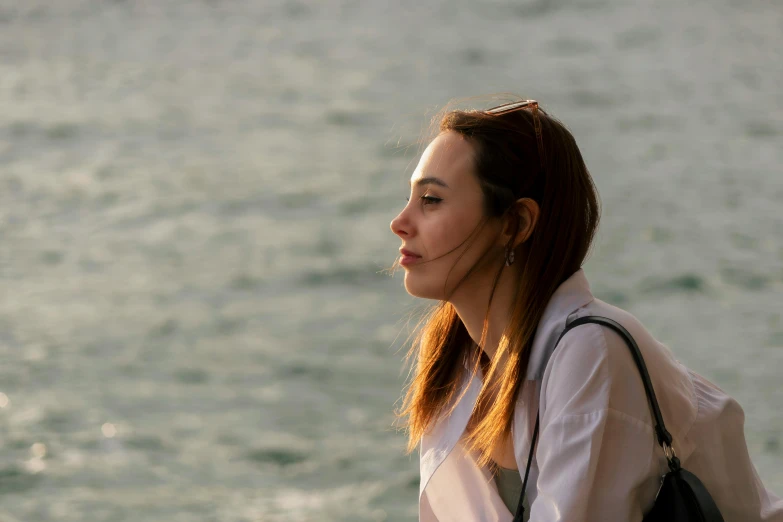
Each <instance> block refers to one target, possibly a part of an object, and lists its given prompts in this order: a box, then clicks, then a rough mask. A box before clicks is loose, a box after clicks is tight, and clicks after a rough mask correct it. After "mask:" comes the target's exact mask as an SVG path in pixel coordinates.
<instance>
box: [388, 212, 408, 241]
mask: <svg viewBox="0 0 783 522" xmlns="http://www.w3.org/2000/svg"><path fill="white" fill-rule="evenodd" d="M406 208H407V207H406ZM389 228H390V229H391V231H392V232H393V233H394V234H395V235H397V236H399V237H403V238H404V237H408V236H409V235H410V232H409V230H410V223H408V220H407V219H406V217H405V209H402V212H400V213H399V214H397V217H395V218H394V219H392V220H391V223H389Z"/></svg>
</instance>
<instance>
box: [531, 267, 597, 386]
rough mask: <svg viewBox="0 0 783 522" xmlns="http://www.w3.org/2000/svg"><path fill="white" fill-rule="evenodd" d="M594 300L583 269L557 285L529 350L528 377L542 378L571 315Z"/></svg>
mask: <svg viewBox="0 0 783 522" xmlns="http://www.w3.org/2000/svg"><path fill="white" fill-rule="evenodd" d="M592 300H593V294H592V292H591V291H590V284H589V283H588V282H587V277H585V273H584V269H582V268H580V269H579V270H577V271H576V272H574V273H573V274H571V276H570V277H569V278H568V279H566V280H565V281H563V282H562V283H561V284H560V286H558V287H557V290H555V293H554V294H552V297H551V298H550V299H549V302H548V303H547V305H546V308H544V314H543V315H542V316H541V320H540V321H539V323H538V328H536V334H535V336H534V338H533V345H532V347H531V349H530V361H529V362H528V365H527V373H526V374H525V379H527V380H540V379H541V378H542V376H543V375H544V369H545V368H546V364H547V362H548V361H549V357H550V356H551V355H552V351H553V350H554V349H555V343H556V342H557V338H558V336H559V335H560V333H561V332H562V331H563V329H564V328H565V327H566V321H567V320H568V317H569V316H570V315H571V314H572V313H573V312H574V311H575V310H577V309H578V308H581V307H583V306H584V305H586V304H587V303H589V302H590V301H592Z"/></svg>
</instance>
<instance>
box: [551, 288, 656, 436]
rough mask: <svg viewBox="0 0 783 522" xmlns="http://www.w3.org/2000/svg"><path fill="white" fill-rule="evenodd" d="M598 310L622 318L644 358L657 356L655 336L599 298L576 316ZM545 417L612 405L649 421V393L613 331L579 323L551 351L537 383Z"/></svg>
mask: <svg viewBox="0 0 783 522" xmlns="http://www.w3.org/2000/svg"><path fill="white" fill-rule="evenodd" d="M586 315H600V316H603V317H608V318H609V319H612V320H614V321H617V322H618V323H620V324H621V325H622V326H623V327H624V328H625V329H626V330H628V332H629V333H630V334H631V336H632V337H633V338H634V340H635V341H636V343H637V344H638V345H639V347H640V350H641V351H642V353H643V356H644V358H645V359H647V358H648V357H647V356H648V355H651V356H652V358H653V359H655V357H656V356H655V354H652V353H651V352H654V351H656V350H657V348H656V347H655V346H654V345H655V340H654V339H653V338H652V337H651V336H650V335H649V333H648V332H647V331H646V329H645V328H644V326H643V325H642V324H641V323H640V322H639V321H638V320H637V319H636V318H635V317H634V316H633V315H631V314H630V313H628V312H626V311H624V310H621V309H619V308H616V307H613V306H610V305H608V304H606V303H603V302H600V301H599V302H598V303H595V304H594V303H591V304H590V305H588V306H586V307H584V308H583V309H581V310H579V311H578V313H577V314H576V315H575V317H583V316H586ZM541 403H542V406H543V407H545V408H547V409H548V410H549V413H548V416H549V417H550V418H552V415H555V416H559V415H564V414H587V413H593V412H596V411H601V410H613V411H615V412H620V413H622V414H625V415H627V416H630V417H633V418H635V419H639V420H645V422H647V423H648V422H649V414H648V411H647V410H648V406H647V397H646V395H645V392H644V386H643V384H642V379H641V376H640V374H639V369H638V368H637V366H636V363H635V362H634V359H633V355H632V354H631V351H630V349H629V348H628V345H627V344H626V343H625V341H624V340H623V338H622V337H621V336H620V335H619V334H618V333H617V332H615V331H614V330H612V329H610V328H608V327H605V326H601V325H598V324H593V323H588V324H583V325H580V326H577V327H575V328H573V329H571V330H569V331H568V333H566V334H565V335H564V336H563V338H562V339H561V340H560V342H559V343H558V346H557V347H555V349H554V351H553V352H552V356H551V358H550V360H549V361H548V363H547V366H546V370H545V371H544V375H543V380H542V384H541Z"/></svg>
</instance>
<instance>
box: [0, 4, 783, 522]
mask: <svg viewBox="0 0 783 522" xmlns="http://www.w3.org/2000/svg"><path fill="white" fill-rule="evenodd" d="M781 85H783V4H781V3H780V2H777V1H772V2H770V1H768V0H764V1H760V0H744V1H739V0H693V1H689V2H680V1H673V0H661V1H657V2H649V1H641V0H533V1H528V2H525V1H522V2H514V1H509V0H492V1H487V0H484V1H476V0H449V1H447V0H432V1H426V2H422V1H409V0H402V1H399V2H383V1H377V0H372V1H365V2H359V1H352V0H345V1H342V0H324V1H320V2H315V1H313V2H299V1H293V0H258V1H250V0H233V1H232V0H225V1H205V0H188V1H184V0H162V1H152V0H147V1H144V0H139V1H133V0H125V1H119V0H118V1H95V0H90V1H88V0H57V1H43V0H16V1H15V0H0V357H1V358H0V522H16V521H25V522H28V521H30V522H35V521H55V520H56V521H156V520H165V521H170V522H175V521H191V520H192V521H237V522H238V521H265V522H266V521H270V522H272V521H294V522H296V521H311V520H312V521H315V520H318V521H327V520H328V521H365V520H366V521H384V520H386V521H405V520H414V519H415V517H416V512H417V511H416V510H417V495H418V455H417V454H416V453H414V454H412V455H405V453H404V445H405V436H404V433H403V432H401V431H399V430H398V429H396V428H395V426H394V415H393V411H394V409H395V408H396V407H397V406H398V405H399V402H398V399H399V397H400V394H401V390H402V387H403V385H404V383H405V380H406V377H407V371H406V369H405V367H404V366H403V355H404V352H405V348H406V346H405V340H406V338H407V337H408V335H409V334H410V332H411V329H412V327H413V326H414V325H415V318H416V317H417V314H418V313H420V312H421V310H422V309H423V306H424V305H426V304H427V303H422V302H419V301H417V300H415V299H413V298H411V297H409V296H408V295H407V294H406V293H405V291H404V288H403V286H402V277H401V276H402V274H401V273H397V274H396V275H394V276H390V275H389V274H388V272H386V271H385V269H386V268H388V267H390V266H391V264H392V263H393V261H394V259H395V255H396V254H397V248H398V247H399V243H400V241H399V240H398V238H396V237H395V236H393V235H392V233H391V232H390V231H389V222H390V221H391V219H392V218H393V217H394V216H395V215H396V213H397V212H398V211H399V209H400V208H401V207H402V206H403V205H404V203H405V197H406V196H407V184H408V183H407V180H408V178H409V176H410V174H411V171H412V169H413V166H414V165H415V162H416V161H417V154H418V153H419V151H420V150H421V146H420V144H419V143H418V141H419V139H420V137H421V136H422V134H423V133H424V131H426V127H427V125H428V123H429V118H430V117H431V116H432V115H433V113H434V112H435V111H436V110H437V109H439V108H440V107H441V106H442V105H443V104H445V103H447V102H448V101H449V100H450V99H451V98H453V97H465V96H475V95H482V94H490V93H498V92H514V93H517V94H519V95H522V96H525V97H531V98H536V99H538V100H540V101H541V102H542V103H543V105H544V106H545V107H546V108H547V109H548V110H549V111H550V112H551V113H552V114H554V115H555V116H557V117H559V118H561V119H562V120H563V121H564V122H565V123H566V124H567V125H568V126H569V128H570V129H571V130H572V132H573V134H574V135H575V137H576V139H577V142H578V143H579V144H580V147H581V150H582V153H583V155H584V157H585V160H586V162H587V164H588V167H589V168H590V170H591V172H592V174H593V176H594V178H595V181H596V183H597V186H598V188H599V191H600V194H601V197H602V201H603V219H602V225H601V229H600V233H599V235H598V238H597V240H596V243H595V248H594V252H593V255H592V257H591V258H590V260H589V261H588V262H587V264H586V266H585V270H586V273H587V276H588V279H589V280H590V282H591V285H592V288H593V291H594V293H595V294H596V296H597V297H599V298H601V299H604V300H606V301H608V302H610V303H613V304H616V305H618V306H621V307H623V308H625V309H627V310H629V311H631V312H632V313H634V314H635V315H637V317H639V318H640V319H641V320H642V321H643V322H644V324H645V325H646V326H647V327H648V328H649V329H650V330H651V331H652V332H653V334H654V335H655V336H657V337H658V338H659V339H660V340H661V341H662V342H664V343H665V344H667V345H668V346H669V347H670V348H671V349H672V350H673V351H674V352H675V354H676V356H677V357H678V358H679V359H680V360H681V361H683V362H684V363H686V364H687V365H689V366H690V367H691V368H693V369H694V370H696V371H697V372H699V373H701V374H703V375H705V376H707V377H708V378H709V379H711V380H713V381H715V382H716V383H717V384H719V385H720V386H721V387H723V388H724V389H725V390H726V391H728V392H729V393H730V394H732V395H733V396H734V397H736V398H737V399H738V400H739V401H740V403H741V404H742V405H743V407H744V409H745V413H746V434H747V438H748V444H749V448H750V452H751V455H752V457H753V460H754V462H755V463H756V465H757V468H758V471H759V474H760V475H761V477H762V478H763V479H764V481H765V483H766V484H767V485H768V487H770V488H771V489H772V490H773V491H776V492H777V493H778V494H783V378H782V377H781V365H783V318H782V317H781V314H783V306H782V305H783V297H782V296H783V234H782V233H781V230H783V169H782V168H781V165H783V89H781Z"/></svg>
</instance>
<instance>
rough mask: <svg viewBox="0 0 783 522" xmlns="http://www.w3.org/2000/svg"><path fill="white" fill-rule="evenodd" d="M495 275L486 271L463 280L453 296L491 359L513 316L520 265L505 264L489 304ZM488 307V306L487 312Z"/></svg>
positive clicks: (458, 313) (458, 308)
mask: <svg viewBox="0 0 783 522" xmlns="http://www.w3.org/2000/svg"><path fill="white" fill-rule="evenodd" d="M494 277H495V274H494V273H492V274H483V276H482V277H479V278H475V279H474V278H471V279H469V280H467V281H464V282H463V284H462V285H460V288H459V290H458V291H457V292H455V294H454V295H453V296H452V298H451V299H450V302H451V304H452V305H453V306H454V308H455V310H456V311H457V315H459V318H460V319H461V320H462V323H463V324H464V325H465V328H466V329H467V331H468V334H469V335H470V337H471V339H473V342H475V343H476V344H477V345H478V346H480V347H481V349H482V350H483V351H484V353H486V354H487V357H489V359H490V360H494V358H495V354H496V353H497V349H498V344H499V343H500V340H501V338H502V336H503V332H504V331H505V329H506V326H508V322H509V319H510V316H511V307H512V306H513V302H514V297H515V293H516V288H517V285H518V283H517V281H518V277H519V273H518V266H514V265H511V266H510V267H503V271H502V273H501V274H500V278H499V279H498V283H497V285H496V287H495V293H494V295H492V303H491V306H490V302H489V297H490V294H491V293H492V282H493V280H494ZM487 308H489V314H488V315H487ZM485 317H486V318H487V321H488V325H487V327H488V328H487V335H486V337H485V338H484V340H483V342H482V340H481V332H482V330H483V329H484V318H485Z"/></svg>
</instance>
